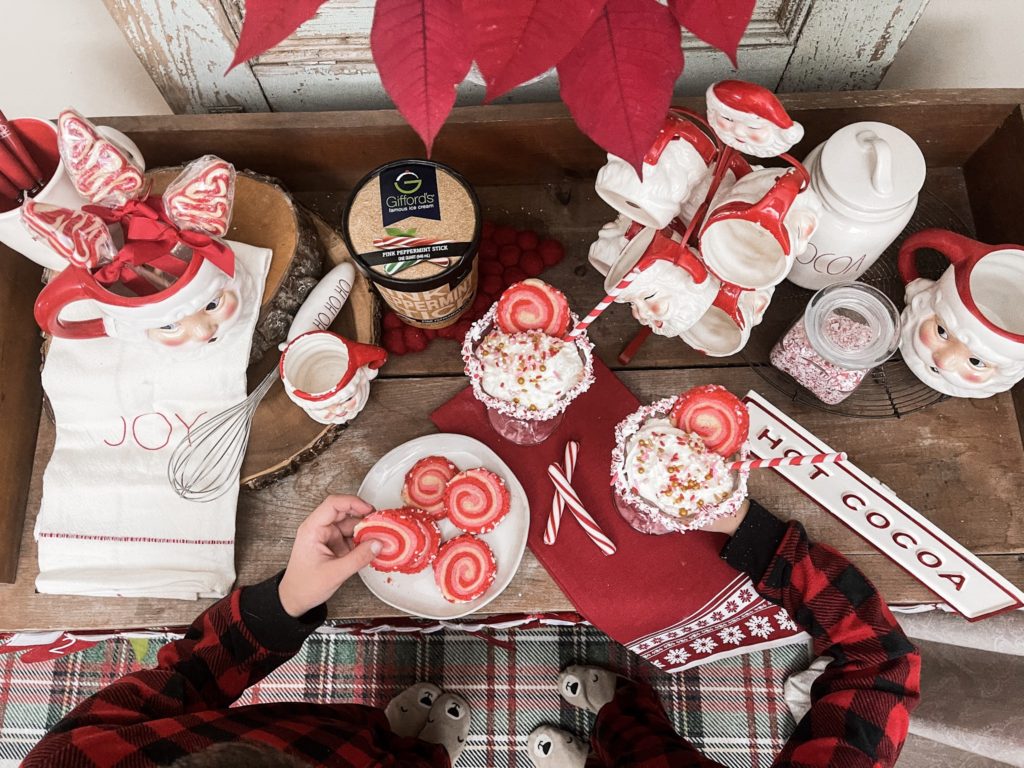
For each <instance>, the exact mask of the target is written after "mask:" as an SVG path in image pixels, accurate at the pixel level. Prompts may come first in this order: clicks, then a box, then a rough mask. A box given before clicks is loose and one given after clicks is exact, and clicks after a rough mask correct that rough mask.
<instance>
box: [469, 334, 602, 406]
mask: <svg viewBox="0 0 1024 768" xmlns="http://www.w3.org/2000/svg"><path fill="white" fill-rule="evenodd" d="M476 357H477V359H478V360H479V361H480V367H481V371H480V385H481V387H482V388H483V390H484V392H486V393H487V394H488V395H490V396H491V397H494V398H497V399H499V400H504V401H506V402H509V403H514V404H515V405H518V406H521V407H524V408H525V409H526V410H528V411H543V410H546V409H548V408H551V407H552V406H553V405H555V404H556V403H558V402H559V401H560V400H561V399H563V398H565V397H566V396H567V395H568V394H569V392H570V391H571V390H573V389H574V388H575V387H576V386H577V385H579V384H580V382H582V381H583V379H584V375H585V374H584V368H583V360H582V359H581V358H580V353H579V351H578V350H577V348H576V346H575V344H573V343H572V342H566V341H562V340H561V339H559V338H556V337H554V336H548V335H547V334H545V333H542V332H541V331H526V332H525V333H513V334H509V333H502V332H501V331H498V330H493V331H491V332H490V333H489V334H487V336H486V337H485V338H484V340H483V341H482V342H480V346H479V347H477V349H476Z"/></svg>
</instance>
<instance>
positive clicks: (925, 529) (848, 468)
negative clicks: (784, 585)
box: [743, 392, 1024, 620]
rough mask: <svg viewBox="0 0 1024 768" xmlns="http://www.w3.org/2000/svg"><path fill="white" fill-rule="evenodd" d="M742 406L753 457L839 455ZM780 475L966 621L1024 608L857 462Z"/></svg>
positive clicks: (751, 401) (790, 424)
mask: <svg viewBox="0 0 1024 768" xmlns="http://www.w3.org/2000/svg"><path fill="white" fill-rule="evenodd" d="M743 401H744V402H745V403H746V405H747V410H748V411H749V413H750V435H749V440H750V452H751V453H752V454H754V455H755V456H757V457H758V458H761V459H771V458H776V457H784V456H799V455H802V454H814V453H835V451H834V450H833V449H832V448H831V447H829V446H828V445H826V444H825V443H824V442H823V441H822V440H821V439H820V438H818V437H817V436H815V435H813V434H811V433H810V432H808V431H807V430H806V429H804V428H803V427H802V426H800V425H799V424H797V423H796V422H795V421H793V420H792V419H790V418H789V417H788V416H786V415H785V414H783V413H782V412H781V411H779V410H778V409H777V408H775V407H774V406H773V405H772V404H771V403H769V402H768V401H767V400H765V399H764V398H763V397H761V396H760V395H758V394H757V393H756V392H748V393H747V396H746V397H745V398H743ZM775 471H776V472H778V473H779V474H780V475H782V476H783V477H784V478H785V479H786V480H788V481H789V482H790V483H792V484H793V485H795V486H796V487H797V488H799V489H800V490H801V491H802V492H803V493H804V494H806V495H807V496H808V497H809V498H811V499H813V500H814V501H816V502H817V503H818V504H820V505H821V506H822V507H823V508H824V509H825V511H826V512H829V513H830V514H832V515H834V516H835V517H836V518H837V519H838V520H839V521H840V522H842V523H843V524H844V525H846V526H847V527H849V528H851V529H852V530H853V531H855V532H856V533H858V534H859V535H860V536H862V537H863V538H864V539H865V540H866V541H867V542H868V543H869V544H871V545H872V546H874V547H875V548H876V549H877V550H878V551H879V552H881V553H882V554H883V555H885V556H886V557H888V558H889V559H890V560H892V561H893V562H894V563H896V565H898V566H900V567H901V568H903V569H904V570H905V571H906V572H907V573H909V574H910V575H911V576H913V577H914V578H915V579H917V580H918V581H919V582H921V583H922V584H923V585H924V586H926V587H927V588H928V589H930V590H931V591H932V592H934V593H935V594H936V596H938V597H939V598H940V599H941V600H943V601H944V602H946V603H947V604H948V605H949V606H951V607H952V608H953V609H954V610H956V611H957V612H958V613H960V614H962V615H963V616H965V617H966V618H968V619H971V620H976V619H981V618H985V617H986V616H992V615H994V614H997V613H1002V612H1003V611H1007V610H1012V609H1014V608H1020V607H1021V606H1024V594H1022V593H1021V591H1020V590H1018V589H1017V588H1016V587H1014V586H1013V584H1011V583H1010V582H1009V581H1007V580H1006V579H1004V578H1003V577H1002V576H1000V575H999V574H998V573H996V572H995V571H994V570H992V568H990V567H989V566H988V565H987V564H986V563H984V562H983V561H982V560H980V559H979V558H977V557H975V556H974V555H973V554H972V553H971V552H969V551H968V550H967V549H966V548H964V547H963V546H962V545H960V544H959V543H958V542H957V541H955V540H954V539H953V538H952V537H950V536H949V535H948V534H947V533H945V532H944V531H942V530H941V529H940V528H938V527H937V526H936V525H935V524H934V523H932V522H931V521H930V520H928V518H926V517H925V516H924V515H922V514H921V513H920V512H918V511H917V510H916V509H914V508H913V507H911V506H910V505H909V504H907V503H906V502H905V501H903V500H902V499H901V498H899V497H898V496H897V495H896V494H895V493H894V492H893V491H892V489H891V488H889V487H888V486H886V485H883V484H882V483H880V482H879V481H878V480H876V479H875V478H874V477H871V476H870V475H868V474H867V473H865V472H864V471H862V470H861V469H859V468H858V467H856V466H855V465H854V464H853V463H852V462H850V461H844V462H841V463H839V464H827V465H826V464H813V465H804V466H790V467H776V468H775Z"/></svg>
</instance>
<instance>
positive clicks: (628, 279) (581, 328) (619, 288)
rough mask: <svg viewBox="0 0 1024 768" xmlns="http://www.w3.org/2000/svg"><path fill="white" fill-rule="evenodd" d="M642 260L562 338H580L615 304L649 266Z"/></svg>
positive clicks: (568, 339)
mask: <svg viewBox="0 0 1024 768" xmlns="http://www.w3.org/2000/svg"><path fill="white" fill-rule="evenodd" d="M641 262H642V259H641ZM641 262H637V265H636V266H635V267H633V269H631V270H630V271H629V272H627V273H626V276H625V277H623V278H622V279H621V280H619V282H618V284H617V285H616V286H615V287H614V288H612V289H611V290H610V291H608V295H607V296H605V297H604V298H603V299H601V301H599V302H598V303H597V306H596V307H594V308H593V309H592V310H590V311H589V312H588V313H587V316H586V317H584V318H583V319H582V320H580V321H579V322H578V323H576V326H575V327H574V328H573V329H572V330H571V331H569V333H567V334H566V335H565V337H564V338H563V339H562V340H563V341H573V340H575V339H578V338H579V337H580V336H582V335H583V334H584V333H586V332H587V328H589V327H590V324H591V323H593V322H594V321H595V320H597V318H599V317H600V316H601V315H602V314H603V313H604V311H605V310H606V309H608V307H610V306H611V305H612V304H614V303H615V299H616V298H618V296H619V294H620V293H622V292H623V291H624V290H626V289H627V288H629V286H630V284H631V283H632V282H633V281H634V280H636V278H637V275H639V274H640V273H641V272H643V271H644V270H645V269H646V268H647V267H648V266H649V265H648V264H644V265H643V266H641Z"/></svg>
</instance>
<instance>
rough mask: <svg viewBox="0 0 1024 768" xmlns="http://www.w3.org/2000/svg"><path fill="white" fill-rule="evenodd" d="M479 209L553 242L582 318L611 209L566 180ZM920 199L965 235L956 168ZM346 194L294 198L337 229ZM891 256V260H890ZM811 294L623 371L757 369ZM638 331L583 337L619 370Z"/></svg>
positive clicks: (485, 190) (640, 358)
mask: <svg viewBox="0 0 1024 768" xmlns="http://www.w3.org/2000/svg"><path fill="white" fill-rule="evenodd" d="M477 192H478V194H479V196H480V204H481V207H482V209H483V215H484V217H485V218H489V219H491V220H493V221H495V222H497V223H499V224H511V225H513V226H515V227H517V228H520V229H524V228H530V229H535V230H537V231H538V232H540V233H541V234H542V235H547V234H551V235H553V236H555V237H557V238H559V239H560V240H561V241H562V243H563V245H564V246H565V250H566V258H565V259H564V260H563V261H562V263H560V264H559V265H558V266H557V267H555V268H553V269H551V270H549V271H547V272H545V273H544V275H543V278H544V279H545V280H548V281H549V282H551V283H552V284H554V285H557V286H558V287H559V288H561V289H562V290H563V291H565V293H566V294H567V296H568V298H569V302H570V304H571V306H572V307H573V308H574V309H575V310H576V311H577V312H578V313H580V314H584V313H586V312H587V311H588V310H589V309H590V308H591V307H593V306H594V305H595V304H596V303H597V302H598V301H600V300H601V299H602V298H603V297H604V290H603V288H602V282H601V279H600V276H599V275H598V274H597V272H596V271H595V270H594V269H593V268H592V267H590V265H589V264H588V263H587V252H588V251H589V249H590V244H591V243H592V242H593V241H594V239H595V238H596V237H597V231H598V230H599V229H600V228H601V225H603V224H604V223H605V222H607V221H611V220H612V219H614V218H615V211H613V210H612V208H611V207H609V206H608V205H607V204H606V203H605V202H604V201H603V200H601V198H600V197H598V195H597V193H596V192H595V191H594V184H593V180H592V179H579V180H570V179H566V180H564V181H563V182H561V183H558V184H554V183H552V184H545V185H522V184H520V185H515V186H484V187H479V188H478V189H477ZM924 195H928V196H930V198H931V199H932V200H934V201H937V203H936V204H938V205H944V206H947V207H948V208H949V209H950V211H951V215H952V217H954V218H958V219H959V220H960V221H962V222H964V224H965V225H966V228H967V229H968V231H970V221H971V209H970V202H969V200H968V198H967V192H966V188H965V186H964V179H963V174H962V173H961V172H960V169H958V168H948V167H942V168H930V169H929V175H928V179H927V181H926V184H925V188H924V192H923V193H922V196H924ZM347 197H348V195H347V193H346V192H344V191H341V192H300V193H298V194H296V198H297V199H298V200H300V201H301V202H302V203H304V204H305V205H307V206H308V207H310V208H312V209H314V210H316V211H317V212H318V213H319V214H320V215H321V216H323V217H324V218H325V219H326V220H327V221H328V222H329V223H330V224H332V225H333V226H334V227H336V228H337V227H340V222H341V218H342V212H343V209H344V205H345V201H346V199H347ZM894 258H895V257H894ZM810 296H811V292H810V291H806V290H804V289H802V288H798V287H797V286H795V285H793V284H791V283H789V282H788V281H786V282H783V283H782V284H781V285H779V286H778V287H777V288H776V293H775V297H774V299H773V301H772V306H771V307H769V309H768V312H767V313H766V315H765V318H764V321H763V322H762V324H761V325H760V326H759V327H758V328H757V329H756V331H755V332H754V333H753V335H752V336H751V340H750V343H749V344H748V345H747V347H746V349H745V350H744V352H743V355H732V356H730V357H724V358H713V357H706V356H705V355H702V354H701V353H699V352H697V351H695V350H693V349H691V348H690V347H689V346H688V345H687V344H685V343H684V342H683V341H682V340H681V339H666V338H664V337H661V336H653V335H652V336H651V337H650V338H648V340H647V341H646V342H645V343H644V346H643V347H642V348H641V350H640V353H639V354H638V355H637V356H636V357H635V358H634V360H633V362H632V364H631V365H630V367H631V368H634V369H638V368H687V367H707V366H728V365H746V361H747V359H750V360H753V361H756V362H760V363H764V362H767V361H768V353H769V352H770V351H771V346H772V344H774V342H775V340H777V339H778V338H780V337H781V336H782V334H783V333H784V332H785V330H786V328H787V327H788V325H789V323H790V322H791V321H792V319H793V316H794V314H795V312H796V311H797V310H796V309H794V308H799V307H802V306H803V305H804V303H806V301H807V299H808V298H810ZM639 328H640V326H639V325H638V324H637V322H636V321H635V320H634V319H633V318H632V316H631V315H630V312H629V308H628V307H627V306H625V305H622V304H616V305H613V306H612V307H611V308H610V309H609V310H608V311H607V312H606V313H605V314H604V315H603V316H602V317H601V320H600V321H599V322H596V323H594V325H592V326H591V327H590V330H589V331H588V333H589V335H590V338H591V340H592V341H593V342H594V344H595V345H596V347H597V352H598V354H599V355H600V356H601V358H602V359H603V360H605V361H606V362H607V363H608V364H609V365H610V366H612V367H613V368H621V367H622V366H621V365H619V363H618V361H617V357H618V355H619V352H620V351H621V350H622V348H623V347H624V346H625V345H626V344H627V343H628V342H629V340H630V339H631V338H632V337H633V335H634V334H635V333H636V332H637V331H638V330H639ZM387 371H388V373H389V375H393V376H427V375H437V374H441V373H449V374H458V373H461V372H462V361H461V358H460V356H459V347H458V345H457V344H456V343H455V342H454V341H448V340H445V339H439V340H437V341H435V342H434V343H432V344H431V345H430V346H429V347H428V348H427V350H426V351H424V352H423V353H421V354H416V355H405V356H397V357H393V358H392V360H391V361H390V362H389V363H388V366H387Z"/></svg>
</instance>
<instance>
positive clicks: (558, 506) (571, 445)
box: [544, 440, 580, 544]
mask: <svg viewBox="0 0 1024 768" xmlns="http://www.w3.org/2000/svg"><path fill="white" fill-rule="evenodd" d="M579 452H580V444H579V443H577V442H576V441H575V440H570V441H569V442H568V443H566V444H565V479H566V480H568V481H569V482H570V483H571V482H572V473H573V471H574V470H575V469H576V457H577V456H579ZM563 512H565V500H564V499H563V498H562V494H560V493H559V492H558V488H557V487H556V488H555V495H554V496H553V497H552V498H551V514H550V515H548V522H547V525H546V526H545V528H544V543H545V544H554V543H555V539H557V538H558V528H559V526H560V525H561V524H562V513H563Z"/></svg>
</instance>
